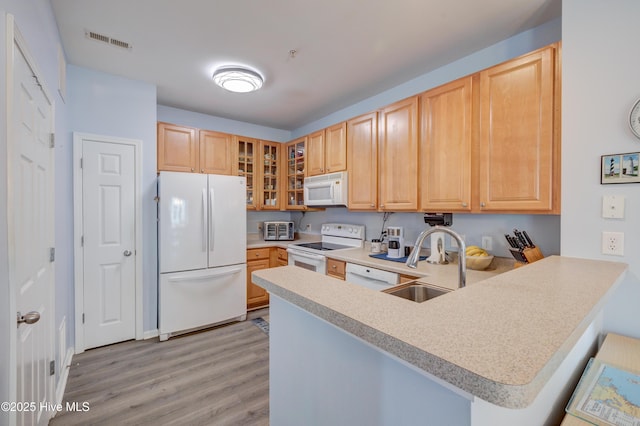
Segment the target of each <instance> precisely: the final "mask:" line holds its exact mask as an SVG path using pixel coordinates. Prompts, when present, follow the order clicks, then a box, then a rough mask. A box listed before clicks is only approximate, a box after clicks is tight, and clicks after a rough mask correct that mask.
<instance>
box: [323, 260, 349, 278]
mask: <svg viewBox="0 0 640 426" xmlns="http://www.w3.org/2000/svg"><path fill="white" fill-rule="evenodd" d="M346 265H347V263H346V262H344V261H342V260H336V259H330V258H328V259H327V275H329V276H331V277H334V278H338V279H340V280H344V279H345V268H346Z"/></svg>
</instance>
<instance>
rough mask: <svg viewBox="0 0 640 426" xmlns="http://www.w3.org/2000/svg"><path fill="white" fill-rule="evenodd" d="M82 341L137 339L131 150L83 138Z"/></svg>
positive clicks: (93, 344) (99, 342)
mask: <svg viewBox="0 0 640 426" xmlns="http://www.w3.org/2000/svg"><path fill="white" fill-rule="evenodd" d="M82 181H83V189H82V199H83V206H82V208H83V236H84V339H85V340H84V341H85V348H87V349H88V348H94V347H96V346H103V345H107V344H111V343H115V342H121V341H123V340H129V339H134V338H135V331H136V330H135V313H136V307H135V300H136V297H135V296H136V294H135V288H136V286H135V284H136V275H135V274H136V270H135V264H136V262H135V256H136V253H135V246H136V245H135V148H134V147H133V146H132V145H125V144H118V143H108V142H103V141H93V140H84V141H83V147H82Z"/></svg>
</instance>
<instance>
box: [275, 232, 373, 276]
mask: <svg viewBox="0 0 640 426" xmlns="http://www.w3.org/2000/svg"><path fill="white" fill-rule="evenodd" d="M320 235H321V236H322V239H321V240H320V241H314V242H311V243H301V244H295V243H293V244H289V246H288V248H287V252H288V253H289V265H295V266H299V267H301V268H305V269H309V270H311V271H315V272H319V273H321V274H326V273H327V258H326V254H327V253H328V252H330V251H335V250H345V249H352V248H357V247H362V246H363V245H364V238H365V229H364V226H363V225H350V224H344V223H325V224H323V225H322V227H321V229H320Z"/></svg>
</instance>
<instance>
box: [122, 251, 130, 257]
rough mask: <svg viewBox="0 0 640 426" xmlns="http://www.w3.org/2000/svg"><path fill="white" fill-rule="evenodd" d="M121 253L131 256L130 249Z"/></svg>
mask: <svg viewBox="0 0 640 426" xmlns="http://www.w3.org/2000/svg"><path fill="white" fill-rule="evenodd" d="M122 254H124V255H125V256H127V257H129V256H131V250H125V251H124V252H123V253H122Z"/></svg>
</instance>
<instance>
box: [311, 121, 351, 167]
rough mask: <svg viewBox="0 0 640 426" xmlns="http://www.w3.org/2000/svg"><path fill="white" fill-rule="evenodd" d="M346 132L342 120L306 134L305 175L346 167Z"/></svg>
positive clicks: (345, 125) (345, 126)
mask: <svg viewBox="0 0 640 426" xmlns="http://www.w3.org/2000/svg"><path fill="white" fill-rule="evenodd" d="M346 133H347V124H346V123H344V122H343V123H338V124H336V125H334V126H331V127H328V128H326V129H323V130H319V131H317V132H314V133H312V134H310V135H309V136H307V176H315V175H321V174H325V173H333V172H340V171H343V170H346V169H347V136H346Z"/></svg>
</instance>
